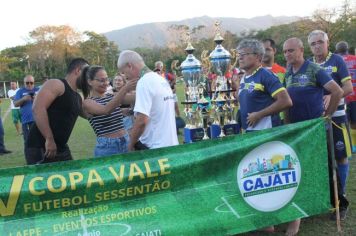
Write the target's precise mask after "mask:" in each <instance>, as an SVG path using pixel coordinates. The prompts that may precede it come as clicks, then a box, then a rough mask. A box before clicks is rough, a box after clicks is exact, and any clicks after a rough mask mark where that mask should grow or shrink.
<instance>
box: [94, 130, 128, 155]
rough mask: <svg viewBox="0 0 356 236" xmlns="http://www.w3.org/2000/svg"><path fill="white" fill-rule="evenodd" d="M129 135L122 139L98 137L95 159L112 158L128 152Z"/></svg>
mask: <svg viewBox="0 0 356 236" xmlns="http://www.w3.org/2000/svg"><path fill="white" fill-rule="evenodd" d="M128 145H129V135H128V134H125V135H124V136H122V137H120V138H107V137H97V138H96V145H95V149H94V156H95V157H103V156H110V155H115V154H120V153H126V152H127V151H128Z"/></svg>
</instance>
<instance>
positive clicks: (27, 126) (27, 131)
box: [22, 122, 34, 164]
mask: <svg viewBox="0 0 356 236" xmlns="http://www.w3.org/2000/svg"><path fill="white" fill-rule="evenodd" d="M33 124H34V122H29V123H25V124H22V134H23V147H24V154H25V159H26V162H27V164H29V163H28V148H27V145H26V143H27V140H28V135H29V134H30V129H31V127H32V125H33Z"/></svg>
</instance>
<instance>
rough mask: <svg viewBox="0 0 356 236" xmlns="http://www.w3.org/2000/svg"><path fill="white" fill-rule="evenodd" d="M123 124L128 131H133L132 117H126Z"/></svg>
mask: <svg viewBox="0 0 356 236" xmlns="http://www.w3.org/2000/svg"><path fill="white" fill-rule="evenodd" d="M123 122H124V128H125V130H126V131H129V130H131V129H132V126H133V117H132V116H124V119H123Z"/></svg>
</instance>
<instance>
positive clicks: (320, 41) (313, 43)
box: [310, 40, 325, 47]
mask: <svg viewBox="0 0 356 236" xmlns="http://www.w3.org/2000/svg"><path fill="white" fill-rule="evenodd" d="M324 43H325V42H324V41H323V40H318V41H316V42H311V43H310V46H311V47H315V46H316V45H322V44H324Z"/></svg>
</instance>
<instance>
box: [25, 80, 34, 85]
mask: <svg viewBox="0 0 356 236" xmlns="http://www.w3.org/2000/svg"><path fill="white" fill-rule="evenodd" d="M34 83H35V82H29V81H27V82H25V84H26V85H29V84H34Z"/></svg>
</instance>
